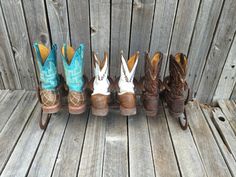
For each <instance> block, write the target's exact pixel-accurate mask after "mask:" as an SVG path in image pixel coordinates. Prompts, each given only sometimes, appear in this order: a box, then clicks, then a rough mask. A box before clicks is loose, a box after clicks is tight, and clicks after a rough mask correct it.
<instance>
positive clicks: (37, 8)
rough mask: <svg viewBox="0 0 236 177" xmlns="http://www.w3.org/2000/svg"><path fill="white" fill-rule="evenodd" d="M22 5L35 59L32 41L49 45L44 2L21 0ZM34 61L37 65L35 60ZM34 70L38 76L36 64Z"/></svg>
mask: <svg viewBox="0 0 236 177" xmlns="http://www.w3.org/2000/svg"><path fill="white" fill-rule="evenodd" d="M22 5H23V8H24V12H25V19H26V24H27V28H28V35H29V39H30V44H31V48H32V51H33V55H34V60H35V58H36V55H35V51H34V49H33V43H34V42H36V41H37V42H39V43H43V44H44V45H46V46H47V47H50V46H51V42H50V38H49V35H50V34H49V30H48V25H47V18H46V12H45V3H44V0H37V1H27V0H23V1H22ZM35 63H36V65H37V62H35ZM36 72H37V75H38V76H39V70H38V66H36Z"/></svg>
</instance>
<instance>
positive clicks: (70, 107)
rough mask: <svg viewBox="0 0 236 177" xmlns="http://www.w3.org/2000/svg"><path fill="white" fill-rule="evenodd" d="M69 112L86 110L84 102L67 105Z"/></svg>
mask: <svg viewBox="0 0 236 177" xmlns="http://www.w3.org/2000/svg"><path fill="white" fill-rule="evenodd" d="M68 108H69V113H70V114H82V113H84V112H85V110H86V104H83V105H81V106H68Z"/></svg>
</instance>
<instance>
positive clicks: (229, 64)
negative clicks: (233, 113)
mask: <svg viewBox="0 0 236 177" xmlns="http://www.w3.org/2000/svg"><path fill="white" fill-rule="evenodd" d="M235 56H236V37H234V41H233V44H232V46H231V49H230V51H229V55H228V57H227V59H226V62H225V65H224V68H223V70H222V73H221V76H220V80H219V82H218V84H217V87H216V91H215V93H214V97H213V101H215V100H217V99H229V98H230V95H231V93H232V91H233V89H234V85H235V83H236V68H235V67H236V59H235Z"/></svg>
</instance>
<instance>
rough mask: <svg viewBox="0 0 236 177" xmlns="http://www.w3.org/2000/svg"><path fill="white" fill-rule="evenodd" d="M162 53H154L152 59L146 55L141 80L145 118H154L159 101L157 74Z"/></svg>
mask: <svg viewBox="0 0 236 177" xmlns="http://www.w3.org/2000/svg"><path fill="white" fill-rule="evenodd" d="M161 62H162V53H160V52H156V53H155V54H154V56H153V58H152V60H151V59H150V57H149V54H148V53H146V56H145V76H144V78H143V79H142V82H143V83H142V84H143V93H142V97H141V98H142V101H143V106H144V108H145V111H146V115H147V116H155V115H156V114H157V109H158V101H159V83H160V79H159V74H160V69H161Z"/></svg>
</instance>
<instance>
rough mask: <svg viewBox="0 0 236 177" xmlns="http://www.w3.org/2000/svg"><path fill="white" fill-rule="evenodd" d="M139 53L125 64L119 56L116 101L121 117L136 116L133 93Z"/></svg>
mask: <svg viewBox="0 0 236 177" xmlns="http://www.w3.org/2000/svg"><path fill="white" fill-rule="evenodd" d="M138 58H139V52H136V54H134V55H133V56H132V57H131V58H130V59H129V60H128V62H127V63H126V61H125V59H124V57H123V55H122V54H121V75H120V78H119V82H118V87H119V92H118V100H119V103H120V112H121V115H124V116H131V115H135V114H136V96H135V91H134V83H133V80H134V75H135V70H136V67H137V64H138Z"/></svg>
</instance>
